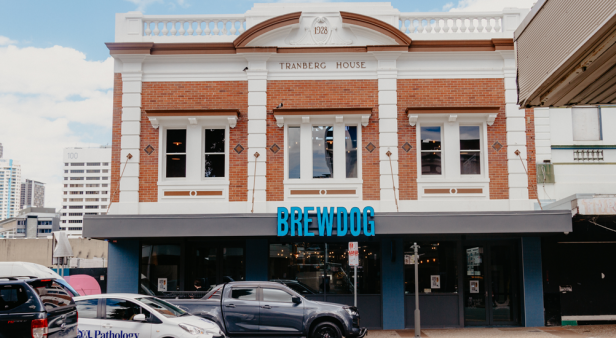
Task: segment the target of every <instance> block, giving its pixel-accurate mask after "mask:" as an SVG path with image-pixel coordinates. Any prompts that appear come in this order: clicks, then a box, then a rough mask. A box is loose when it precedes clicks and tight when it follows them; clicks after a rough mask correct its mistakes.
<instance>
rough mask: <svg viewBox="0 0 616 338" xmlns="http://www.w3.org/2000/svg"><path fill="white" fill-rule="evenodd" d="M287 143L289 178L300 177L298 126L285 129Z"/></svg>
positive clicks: (299, 135)
mask: <svg viewBox="0 0 616 338" xmlns="http://www.w3.org/2000/svg"><path fill="white" fill-rule="evenodd" d="M287 137H288V143H287V144H288V145H289V178H300V164H301V162H300V149H301V148H300V146H301V143H300V140H301V131H300V127H289V128H288V130H287Z"/></svg>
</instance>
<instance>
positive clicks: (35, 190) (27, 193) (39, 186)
mask: <svg viewBox="0 0 616 338" xmlns="http://www.w3.org/2000/svg"><path fill="white" fill-rule="evenodd" d="M28 207H36V208H43V207H45V183H42V182H37V181H33V180H28V179H26V181H25V182H22V183H21V199H20V203H19V210H21V209H24V208H28Z"/></svg>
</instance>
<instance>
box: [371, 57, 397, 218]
mask: <svg viewBox="0 0 616 338" xmlns="http://www.w3.org/2000/svg"><path fill="white" fill-rule="evenodd" d="M374 56H375V58H376V59H377V60H378V69H377V77H378V81H379V160H380V165H379V167H380V176H381V178H380V187H381V211H397V210H396V199H398V198H399V187H400V185H399V180H398V92H397V88H398V84H397V80H398V71H397V67H396V59H397V58H398V56H400V53H396V52H394V53H391V52H390V53H388V52H383V53H375V54H374ZM387 152H391V158H390V157H389V156H387ZM394 186H395V189H394ZM394 192H395V193H394Z"/></svg>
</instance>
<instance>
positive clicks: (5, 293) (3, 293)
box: [0, 285, 28, 312]
mask: <svg viewBox="0 0 616 338" xmlns="http://www.w3.org/2000/svg"><path fill="white" fill-rule="evenodd" d="M27 301H28V293H27V291H26V289H25V287H24V286H23V285H2V286H0V312H6V311H10V310H13V309H15V308H16V307H18V306H20V305H22V304H24V303H26V302H27Z"/></svg>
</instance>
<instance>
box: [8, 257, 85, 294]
mask: <svg viewBox="0 0 616 338" xmlns="http://www.w3.org/2000/svg"><path fill="white" fill-rule="evenodd" d="M26 276H27V277H35V278H55V279H56V283H58V284H60V285H62V286H63V287H64V288H65V289H66V290H67V291H69V292H70V293H71V294H72V296H73V297H77V296H80V294H79V292H77V291H75V289H73V287H72V286H70V284H68V282H67V281H66V280H65V279H64V278H62V276H60V275H59V274H57V273H56V272H54V271H53V270H51V269H50V268H48V267H46V266H43V265H40V264H36V263H30V262H0V278H7V277H26Z"/></svg>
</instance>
